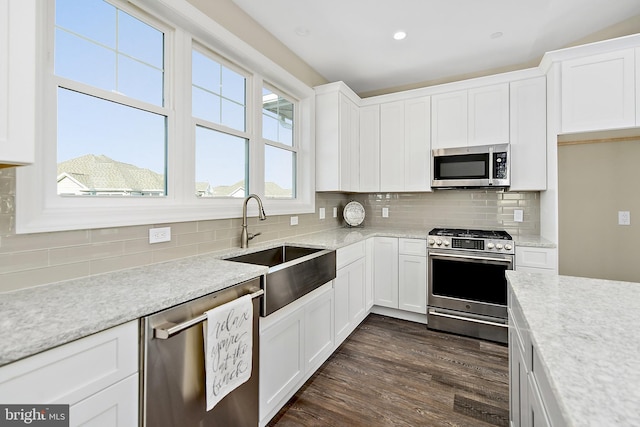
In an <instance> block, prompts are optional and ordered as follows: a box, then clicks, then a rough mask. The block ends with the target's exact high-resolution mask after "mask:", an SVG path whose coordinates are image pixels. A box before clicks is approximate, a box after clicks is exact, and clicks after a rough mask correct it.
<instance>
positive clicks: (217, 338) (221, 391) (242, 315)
mask: <svg viewBox="0 0 640 427" xmlns="http://www.w3.org/2000/svg"><path fill="white" fill-rule="evenodd" d="M203 330H204V350H205V354H204V356H205V358H204V368H205V376H206V386H207V388H206V393H207V411H210V410H211V409H213V407H214V406H216V404H217V403H218V402H220V401H221V400H222V398H224V397H225V396H226V395H227V394H229V393H231V392H232V391H233V390H234V389H235V388H236V387H238V386H240V385H242V384H244V383H245V382H246V381H247V380H249V378H250V377H251V362H252V356H251V355H252V350H253V304H252V302H251V295H245V296H243V297H240V298H238V299H235V300H233V301H231V302H228V303H226V304H223V305H221V306H219V307H216V308H213V309H211V310H209V311H207V323H206V326H205V327H204V328H203Z"/></svg>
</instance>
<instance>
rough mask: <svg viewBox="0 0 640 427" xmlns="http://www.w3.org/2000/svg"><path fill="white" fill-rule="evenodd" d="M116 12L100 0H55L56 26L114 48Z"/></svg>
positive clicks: (112, 7)
mask: <svg viewBox="0 0 640 427" xmlns="http://www.w3.org/2000/svg"><path fill="white" fill-rule="evenodd" d="M116 12H117V9H116V8H115V7H114V6H112V5H110V4H109V3H106V2H104V1H102V0H82V1H78V0H56V26H58V27H62V28H66V29H67V30H69V31H71V32H73V33H75V34H77V35H79V36H82V37H83V38H86V39H89V40H92V41H94V42H95V43H99V44H101V45H104V46H107V47H109V48H111V49H115V47H116Z"/></svg>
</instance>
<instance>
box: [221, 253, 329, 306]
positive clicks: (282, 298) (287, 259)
mask: <svg viewBox="0 0 640 427" xmlns="http://www.w3.org/2000/svg"><path fill="white" fill-rule="evenodd" d="M225 259H226V260H227V261H234V262H242V263H246V264H257V265H264V266H267V267H269V271H268V272H267V275H266V277H265V280H264V284H263V288H264V296H263V298H262V305H261V308H260V315H261V316H268V315H270V314H271V313H273V312H275V311H276V310H279V309H280V308H282V307H284V306H285V305H287V304H289V303H291V302H293V301H295V300H296V299H298V298H300V297H301V296H303V295H306V294H308V293H309V292H311V291H312V290H314V289H316V288H318V287H320V286H322V285H324V284H325V283H327V282H329V281H331V280H333V279H335V277H336V252H335V251H333V250H330V249H318V248H305V247H302V246H293V245H282V246H277V247H274V248H269V249H264V250H261V251H257V252H251V253H248V254H243V255H238V256H234V257H230V258H225Z"/></svg>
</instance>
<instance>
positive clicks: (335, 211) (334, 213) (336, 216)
mask: <svg viewBox="0 0 640 427" xmlns="http://www.w3.org/2000/svg"><path fill="white" fill-rule="evenodd" d="M333 217H334V218H338V208H337V207H334V208H333Z"/></svg>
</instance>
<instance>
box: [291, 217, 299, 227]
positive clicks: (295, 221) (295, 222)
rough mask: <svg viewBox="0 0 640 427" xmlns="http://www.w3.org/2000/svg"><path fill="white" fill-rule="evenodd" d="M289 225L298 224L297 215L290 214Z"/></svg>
mask: <svg viewBox="0 0 640 427" xmlns="http://www.w3.org/2000/svg"><path fill="white" fill-rule="evenodd" d="M291 225H298V217H297V216H292V217H291Z"/></svg>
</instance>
